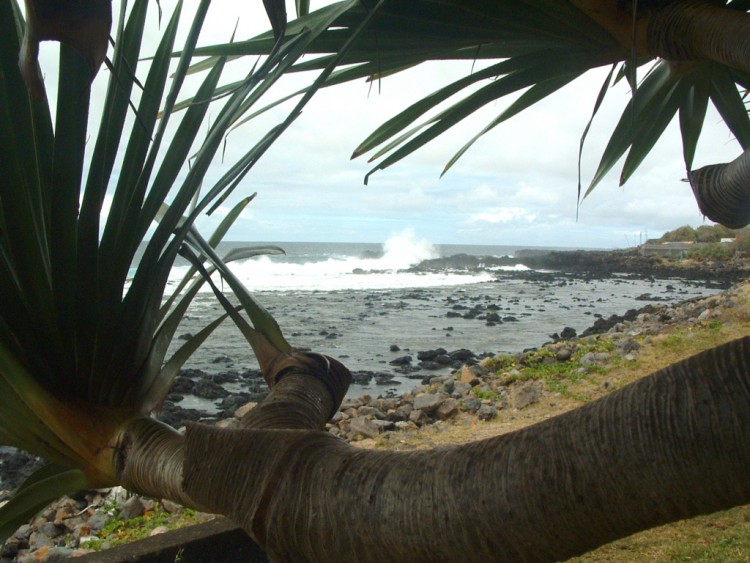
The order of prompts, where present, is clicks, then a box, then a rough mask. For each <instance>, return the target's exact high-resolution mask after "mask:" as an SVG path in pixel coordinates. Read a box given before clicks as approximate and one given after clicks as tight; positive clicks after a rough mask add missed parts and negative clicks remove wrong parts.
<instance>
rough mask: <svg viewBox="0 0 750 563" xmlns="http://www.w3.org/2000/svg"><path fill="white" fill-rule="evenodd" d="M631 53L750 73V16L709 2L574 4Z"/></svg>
mask: <svg viewBox="0 0 750 563" xmlns="http://www.w3.org/2000/svg"><path fill="white" fill-rule="evenodd" d="M571 3H572V4H573V5H575V6H577V7H578V8H579V9H580V10H581V11H583V12H584V13H586V14H587V15H588V16H589V17H591V18H592V19H593V20H595V21H596V22H597V23H598V24H599V25H601V26H602V27H603V28H604V29H606V30H607V31H608V32H609V33H610V34H611V35H612V36H613V37H614V38H615V39H617V41H618V42H619V43H620V44H621V45H622V46H623V47H625V48H626V49H627V50H629V49H633V48H635V50H636V52H637V53H638V54H639V55H641V56H657V57H661V58H663V59H668V60H674V61H687V60H710V61H715V62H718V63H721V64H724V65H727V66H730V67H732V68H737V69H739V70H743V71H745V72H750V15H748V14H747V12H743V11H740V10H730V9H727V8H725V7H722V6H720V5H717V3H716V2H711V1H709V0H676V1H673V2H651V3H649V2H640V3H639V4H642V7H640V8H639V11H638V13H637V14H636V18H635V22H634V21H633V14H632V12H630V10H629V8H630V6H631V2H620V1H618V0H606V1H602V0H571Z"/></svg>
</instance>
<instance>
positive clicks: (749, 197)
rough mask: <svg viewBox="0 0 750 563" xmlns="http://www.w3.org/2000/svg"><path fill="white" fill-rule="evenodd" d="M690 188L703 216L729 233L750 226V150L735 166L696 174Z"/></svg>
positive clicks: (728, 164) (730, 164)
mask: <svg viewBox="0 0 750 563" xmlns="http://www.w3.org/2000/svg"><path fill="white" fill-rule="evenodd" d="M690 186H691V187H692V188H693V194H694V195H695V200H696V201H697V202H698V207H699V208H700V210H701V213H703V214H704V215H705V216H706V217H708V218H709V219H711V220H712V221H715V222H717V223H720V224H722V225H724V226H725V227H728V228H730V229H741V228H742V227H744V226H745V225H747V224H748V223H750V149H748V150H746V151H745V152H744V153H742V154H741V155H740V156H739V157H737V158H736V159H735V160H733V161H732V162H726V163H723V164H712V165H710V166H704V167H703V168H699V169H698V170H693V171H692V172H690Z"/></svg>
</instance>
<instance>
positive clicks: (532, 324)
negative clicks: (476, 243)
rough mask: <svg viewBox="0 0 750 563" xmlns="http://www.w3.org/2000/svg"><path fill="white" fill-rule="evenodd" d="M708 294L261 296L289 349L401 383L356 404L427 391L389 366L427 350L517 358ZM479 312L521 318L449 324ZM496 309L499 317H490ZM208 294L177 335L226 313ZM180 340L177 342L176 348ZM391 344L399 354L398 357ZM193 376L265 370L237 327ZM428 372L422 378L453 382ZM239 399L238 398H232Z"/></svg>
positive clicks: (658, 290) (556, 286) (479, 287)
mask: <svg viewBox="0 0 750 563" xmlns="http://www.w3.org/2000/svg"><path fill="white" fill-rule="evenodd" d="M717 291H718V290H717V289H709V288H706V287H703V286H701V285H699V284H696V283H687V282H683V281H680V280H656V281H649V280H640V279H635V278H632V277H625V276H623V277H619V278H612V279H606V280H581V279H571V278H569V277H567V276H562V275H561V276H555V277H554V279H553V280H544V281H542V280H527V279H515V278H513V277H505V278H501V279H499V280H497V281H493V282H486V281H481V282H478V283H468V284H464V285H460V286H442V287H428V288H419V287H410V288H403V289H381V290H357V289H349V290H337V291H289V292H259V293H256V294H255V295H256V297H257V299H258V301H260V302H261V303H262V304H263V305H264V306H265V307H266V308H267V309H268V310H269V311H270V312H271V313H272V314H273V315H274V317H275V318H276V319H277V321H278V322H279V324H280V326H281V328H282V330H283V332H284V334H285V336H286V337H287V339H288V340H289V342H290V343H291V344H292V345H293V346H296V347H300V348H309V349H311V350H313V351H315V352H320V353H323V354H328V355H330V356H333V357H336V358H338V359H340V360H341V361H342V362H343V363H344V364H346V365H347V367H348V368H349V369H350V370H352V371H374V372H385V373H391V374H393V375H395V376H396V377H395V381H398V382H399V384H398V385H385V386H382V385H375V384H374V383H373V384H372V385H369V386H361V385H352V387H351V389H350V391H349V396H358V395H362V394H364V393H370V394H384V393H386V391H388V390H390V391H391V392H398V393H401V392H404V391H406V390H407V389H410V388H413V387H415V386H416V385H417V384H419V380H418V379H417V380H414V379H409V378H407V377H406V376H405V375H403V374H401V373H399V372H398V371H396V369H395V366H391V365H389V362H390V361H391V360H393V359H395V358H397V357H400V356H404V355H407V354H408V355H412V357H413V364H414V365H416V364H417V363H418V361H417V357H416V354H417V352H418V351H423V350H431V349H435V348H439V347H443V348H445V349H446V350H448V351H449V352H450V351H453V350H457V349H461V348H466V349H469V350H471V351H473V352H475V353H477V354H480V353H484V352H487V353H500V352H508V353H514V352H518V351H521V350H523V349H525V348H529V347H535V346H540V345H541V344H543V343H544V342H546V341H549V340H550V339H551V337H550V335H551V334H553V333H559V332H560V331H562V329H563V328H564V327H572V328H574V329H575V330H576V331H577V332H578V333H579V334H580V333H581V332H582V331H583V330H584V329H586V328H588V327H589V326H591V325H592V324H593V323H594V321H595V320H596V316H595V315H597V314H598V315H601V316H604V317H605V318H606V317H609V316H610V315H612V314H619V315H622V314H624V313H625V312H626V311H627V310H628V309H634V308H635V309H638V308H641V307H643V306H645V305H646V304H647V303H648V302H649V301H644V300H638V299H636V298H637V297H639V296H643V295H644V294H650V296H651V297H653V298H654V300H658V301H665V302H675V301H681V300H684V299H687V298H690V297H695V296H704V295H711V294H713V293H716V292H717ZM472 307H479V308H480V309H484V311H483V312H484V313H487V312H495V313H497V314H498V315H499V316H500V317H501V318H507V317H513V318H515V319H516V320H515V321H509V320H506V322H502V323H499V324H497V325H495V326H487V323H486V321H485V320H481V319H477V318H475V319H466V318H462V317H449V316H448V314H449V313H454V314H455V313H458V314H464V313H466V311H467V310H469V309H471V308H472ZM487 307H490V309H486V308H487ZM221 312H222V311H221V309H220V306H219V305H218V303H216V301H215V300H214V299H213V298H212V297H211V296H209V295H199V296H198V298H197V299H196V302H195V303H194V304H193V306H192V307H191V309H190V312H189V316H188V317H186V319H185V321H184V322H183V324H182V325H181V326H180V329H179V331H178V335H179V334H185V333H191V334H194V333H195V332H197V331H198V330H199V329H200V328H201V327H202V326H204V325H205V324H206V322H208V320H210V319H212V318H214V317H216V316H218V315H219V314H221ZM179 342H180V341H179V340H177V341H176V343H179ZM391 345H396V346H398V348H399V349H400V350H399V351H396V352H392V351H391V350H390V348H391ZM185 367H190V368H198V369H201V370H204V371H205V372H207V373H209V374H214V373H220V372H224V371H238V372H242V371H244V370H247V369H256V368H257V362H256V361H255V358H254V356H253V355H252V351H251V350H250V347H249V345H248V344H247V343H246V341H245V340H244V338H243V337H242V335H241V334H240V332H239V330H237V329H236V328H235V327H234V325H233V324H232V323H231V321H226V322H225V323H224V324H223V325H221V326H220V327H219V329H217V331H216V333H215V334H214V335H212V336H211V337H210V338H209V339H208V340H207V341H206V343H205V344H204V345H203V346H202V347H201V349H200V350H199V351H198V352H197V353H196V354H195V356H193V357H192V358H191V359H190V360H189V361H188V363H187V364H186V365H185ZM448 372H449V370H448V369H447V368H446V369H444V370H442V371H438V372H428V371H420V372H416V373H415V374H414V375H415V377H419V376H427V375H430V374H435V375H437V374H441V373H448ZM232 390H233V391H235V389H232Z"/></svg>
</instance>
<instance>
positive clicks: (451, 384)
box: [443, 379, 456, 395]
mask: <svg viewBox="0 0 750 563" xmlns="http://www.w3.org/2000/svg"><path fill="white" fill-rule="evenodd" d="M455 389H456V380H455V379H449V380H448V381H446V382H445V383H443V391H445V392H446V393H448V394H449V395H450V394H452V393H453V391H455Z"/></svg>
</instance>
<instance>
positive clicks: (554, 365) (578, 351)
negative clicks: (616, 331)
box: [485, 337, 619, 402]
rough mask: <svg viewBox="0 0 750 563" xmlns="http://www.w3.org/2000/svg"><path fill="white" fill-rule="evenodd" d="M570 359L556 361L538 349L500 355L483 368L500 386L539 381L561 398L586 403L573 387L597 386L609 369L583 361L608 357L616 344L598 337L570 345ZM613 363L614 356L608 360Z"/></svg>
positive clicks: (547, 353)
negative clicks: (586, 383)
mask: <svg viewBox="0 0 750 563" xmlns="http://www.w3.org/2000/svg"><path fill="white" fill-rule="evenodd" d="M570 346H571V348H572V350H571V352H572V354H571V357H570V359H568V360H565V361H557V359H556V357H555V352H553V351H552V350H550V349H549V348H541V349H539V350H534V351H531V352H527V353H526V354H522V355H520V356H513V355H509V354H501V355H499V356H496V357H494V358H492V359H491V360H489V361H488V362H486V364H485V367H486V368H487V369H489V370H490V371H493V372H494V373H495V376H496V377H498V378H499V379H500V383H501V384H502V385H506V386H507V385H510V384H512V383H514V382H516V381H529V380H542V381H544V383H545V384H546V385H547V388H548V389H549V390H550V391H552V392H554V393H560V394H562V395H563V396H566V397H570V398H573V399H576V400H579V401H583V402H586V401H588V400H589V399H590V398H589V397H588V396H587V395H585V394H581V393H578V392H576V391H575V390H573V387H575V386H576V385H577V384H579V383H580V382H582V381H586V382H589V383H592V384H598V383H599V380H600V378H599V377H597V376H601V375H604V374H606V373H607V372H608V371H609V369H610V368H608V367H605V366H602V365H598V364H593V365H584V358H586V357H587V356H589V355H590V354H598V353H611V352H612V351H613V350H615V349H616V348H617V344H616V343H615V342H614V340H613V339H612V338H611V337H599V338H596V339H591V340H586V341H582V342H577V343H573V342H571V343H570ZM612 359H613V360H615V362H617V360H619V357H618V356H613V357H612Z"/></svg>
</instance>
